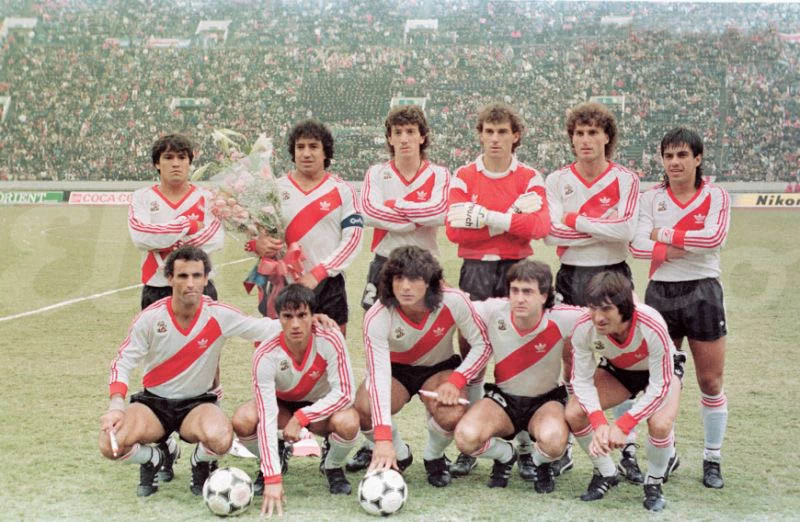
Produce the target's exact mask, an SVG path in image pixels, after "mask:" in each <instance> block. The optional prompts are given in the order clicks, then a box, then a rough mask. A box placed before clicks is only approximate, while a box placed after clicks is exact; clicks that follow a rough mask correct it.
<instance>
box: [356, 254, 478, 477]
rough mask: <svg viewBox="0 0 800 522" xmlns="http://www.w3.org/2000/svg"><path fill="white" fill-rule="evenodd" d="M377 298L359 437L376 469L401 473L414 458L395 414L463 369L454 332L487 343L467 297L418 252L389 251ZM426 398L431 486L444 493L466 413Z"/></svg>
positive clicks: (367, 323)
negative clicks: (448, 455)
mask: <svg viewBox="0 0 800 522" xmlns="http://www.w3.org/2000/svg"><path fill="white" fill-rule="evenodd" d="M378 296H379V299H380V302H379V303H375V305H373V307H372V308H370V310H369V311H368V312H367V314H366V316H365V318H364V351H365V352H366V359H367V378H366V379H365V382H364V383H363V384H362V385H361V387H360V388H359V389H358V392H357V394H356V409H357V410H358V413H359V416H360V418H361V430H362V431H363V432H364V435H365V436H366V437H367V438H368V439H370V440H374V441H375V450H374V451H373V454H372V462H371V464H370V470H376V469H388V468H396V469H398V470H400V471H403V470H404V469H405V468H407V467H408V466H410V465H411V461H412V456H411V451H410V448H409V447H408V445H406V444H405V443H404V442H403V441H402V439H401V438H400V434H399V433H398V432H397V429H396V426H395V425H394V424H393V423H392V415H394V414H395V413H397V412H399V411H400V410H401V409H402V408H403V406H405V404H406V403H407V402H408V401H410V400H411V398H412V397H413V396H414V395H416V394H417V393H419V392H420V390H422V391H427V392H434V391H435V390H436V389H437V388H438V387H439V386H440V385H441V384H442V383H444V382H445V381H447V379H448V378H449V377H450V374H451V373H452V371H453V369H454V368H456V367H458V366H459V365H460V364H461V356H459V355H457V354H455V353H454V350H453V334H454V332H455V330H456V328H458V330H459V331H460V332H461V334H462V335H464V337H466V339H467V340H468V341H469V342H470V344H471V345H472V346H473V347H474V348H475V349H476V350H478V351H479V352H483V351H484V349H485V345H486V344H487V343H488V342H489V341H488V336H487V335H486V329H485V327H484V326H483V324H482V323H481V321H480V319H479V318H478V316H477V314H476V312H475V308H474V307H473V306H472V303H471V301H470V300H469V298H468V297H467V295H466V294H464V293H463V292H461V291H460V290H455V289H450V288H444V287H443V283H442V267H441V266H440V265H439V262H438V261H436V259H435V258H434V257H433V255H431V253H430V252H427V251H425V250H422V249H421V248H419V247H416V246H404V247H399V248H396V249H394V250H393V251H392V252H391V254H390V255H389V259H388V260H387V262H386V264H385V265H384V267H383V269H382V270H381V276H380V281H379V285H378ZM476 364H477V363H476ZM474 373H477V372H473V374H474ZM462 398H464V399H465V398H466V393H464V394H463V397H462ZM421 399H422V402H423V403H424V404H425V408H426V411H427V414H428V444H427V446H426V448H425V455H424V461H425V471H426V472H427V476H428V483H429V484H431V485H432V486H435V487H444V486H447V485H448V484H449V483H450V479H451V477H450V472H449V470H448V466H447V460H446V459H445V456H444V450H445V448H447V446H448V445H449V444H450V441H451V440H453V429H454V428H455V427H456V424H457V423H458V421H459V419H460V418H461V416H462V415H463V414H464V411H465V406H463V405H461V404H458V402H457V401H454V404H453V405H444V404H441V403H439V402H437V401H436V400H435V399H433V398H431V397H426V396H424V395H423V396H421Z"/></svg>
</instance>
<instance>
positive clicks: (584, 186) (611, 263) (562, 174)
mask: <svg viewBox="0 0 800 522" xmlns="http://www.w3.org/2000/svg"><path fill="white" fill-rule="evenodd" d="M567 134H568V135H569V139H570V145H571V147H572V152H573V154H574V155H575V162H574V163H571V164H569V165H567V166H565V167H563V168H561V169H559V170H557V171H555V172H553V173H551V174H550V175H548V176H547V203H548V206H549V208H550V220H551V229H550V234H549V235H548V236H547V237H546V238H545V240H544V241H545V243H546V244H548V245H555V246H556V247H557V248H556V253H557V254H558V257H559V258H560V260H561V267H560V268H559V270H558V273H557V274H556V295H557V299H558V300H559V301H561V302H563V303H565V304H570V305H575V306H586V286H587V285H588V283H589V280H590V279H591V278H592V277H593V276H594V275H595V274H598V273H600V272H604V271H608V270H611V271H614V272H619V273H621V274H622V275H623V276H625V277H626V278H628V279H631V269H630V267H629V266H628V264H627V263H626V262H625V259H626V258H627V256H628V243H629V242H630V241H631V240H632V239H633V234H634V231H635V228H636V219H637V215H638V199H639V178H638V177H637V176H636V174H635V173H633V172H631V171H630V170H628V169H626V168H624V167H622V166H620V165H618V164H616V163H614V162H613V161H611V158H612V156H613V154H614V148H615V147H616V144H617V123H616V120H615V118H614V115H613V114H612V113H611V112H610V111H609V110H608V109H607V108H606V107H605V106H603V105H601V104H599V103H582V104H580V105H577V106H576V107H573V108H572V109H571V110H570V111H569V115H568V116H567ZM628 407H630V403H629V404H628ZM622 413H624V411H622V412H621V413H620V415H621V414H622ZM635 440H636V432H635V431H631V435H630V438H629V440H628V442H629V443H628V444H627V445H626V447H625V448H624V449H623V451H622V457H621V460H620V468H619V469H620V471H621V472H623V474H624V475H625V477H626V478H627V479H628V480H629V481H631V482H633V483H637V484H641V483H642V481H643V480H644V477H643V475H642V472H641V470H640V469H639V464H638V463H637V461H636V444H635ZM557 467H559V468H561V469H563V470H564V471H566V469H569V468H570V467H572V458H571V451H570V450H568V452H567V455H566V456H565V458H564V459H563V460H562V461H561V462H559V463H558V464H557Z"/></svg>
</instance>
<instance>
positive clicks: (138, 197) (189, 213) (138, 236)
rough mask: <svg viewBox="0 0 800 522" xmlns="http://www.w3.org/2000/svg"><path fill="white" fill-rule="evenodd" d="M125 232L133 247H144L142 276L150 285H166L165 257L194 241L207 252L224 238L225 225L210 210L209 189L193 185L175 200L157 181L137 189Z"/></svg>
mask: <svg viewBox="0 0 800 522" xmlns="http://www.w3.org/2000/svg"><path fill="white" fill-rule="evenodd" d="M199 222H203V225H204V226H203V228H202V229H198V223H199ZM128 232H130V235H131V239H132V240H133V244H134V245H136V248H138V249H139V250H143V251H144V254H143V256H142V276H141V280H142V283H144V284H146V285H149V286H169V283H168V282H167V278H166V277H165V276H164V261H165V260H166V258H167V256H168V255H169V253H170V252H172V251H173V250H175V249H177V248H178V247H181V246H183V245H193V246H196V247H199V248H202V249H203V250H204V251H205V252H206V253H207V254H210V253H211V252H213V251H215V250H219V249H221V248H222V245H223V241H224V240H225V229H224V228H223V227H222V225H221V223H220V222H219V220H218V219H217V217H216V216H214V214H212V213H211V193H210V192H209V191H208V190H206V189H204V188H202V187H198V186H195V185H191V188H190V189H189V192H188V193H187V194H186V195H185V196H184V197H183V199H181V200H180V201H178V202H177V203H173V202H171V201H170V200H168V199H167V198H166V197H165V196H164V195H163V194H162V193H161V191H160V190H159V188H158V185H153V186H152V187H144V188H140V189H138V190H137V191H136V192H134V193H133V196H132V197H131V204H130V207H129V208H128ZM212 275H213V274H212Z"/></svg>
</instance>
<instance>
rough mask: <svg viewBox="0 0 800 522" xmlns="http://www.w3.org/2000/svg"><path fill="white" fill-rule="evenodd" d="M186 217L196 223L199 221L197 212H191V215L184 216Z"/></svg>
mask: <svg viewBox="0 0 800 522" xmlns="http://www.w3.org/2000/svg"><path fill="white" fill-rule="evenodd" d="M186 217H188V218H189V219H190V220H192V221H196V220H198V219H200V214H198V213H197V212H192V213H191V214H186Z"/></svg>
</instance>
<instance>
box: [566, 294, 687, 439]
mask: <svg viewBox="0 0 800 522" xmlns="http://www.w3.org/2000/svg"><path fill="white" fill-rule="evenodd" d="M674 354H675V345H674V344H673V343H672V339H670V337H669V334H668V332H667V325H666V323H665V322H664V319H663V318H662V317H661V314H659V313H658V312H657V311H656V310H655V309H653V308H651V307H649V306H647V305H645V304H642V303H637V304H636V308H635V310H634V312H633V317H632V318H631V328H630V332H629V334H628V338H627V339H625V341H624V342H623V343H617V342H616V341H615V340H614V339H613V338H612V337H610V336H607V335H600V334H598V333H597V331H596V330H595V327H594V324H592V320H591V317H590V316H589V313H588V312H586V313H584V315H582V316H581V317H580V318H579V319H578V323H577V324H576V325H575V330H574V332H573V333H572V378H571V379H570V382H571V383H572V389H573V392H574V394H575V397H576V398H577V399H578V403H579V404H580V406H581V408H583V410H584V411H585V412H586V414H587V415H588V416H589V420H590V421H591V422H592V425H593V426H594V427H595V428H596V427H597V426H598V425H599V424H604V423H605V422H606V420H605V416H604V414H603V411H602V410H601V409H600V400H599V398H598V395H597V388H595V385H594V373H595V370H596V369H597V361H596V360H595V355H597V356H598V357H605V358H606V359H607V360H608V362H609V363H611V364H612V365H614V367H615V368H619V369H620V370H628V371H645V372H650V374H649V381H648V385H647V388H646V389H645V391H644V393H643V394H642V395H640V396H639V397H638V398H637V399H636V400H635V401H634V403H633V407H632V408H631V409H630V411H628V413H626V414H625V415H623V416H622V417H620V418H619V419H618V420H617V424H620V426H623V427H624V428H625V429H626V433H627V431H630V429H632V428H633V426H636V424H638V423H639V422H640V421H642V420H644V419H647V418H648V417H650V416H651V415H652V414H653V413H655V412H656V411H658V409H659V408H661V406H662V405H663V404H664V401H665V400H666V398H667V392H668V391H669V386H670V383H671V382H672V379H673V378H674V375H673V373H672V372H673V360H672V357H673V355H674ZM598 423H599V424H598Z"/></svg>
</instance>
